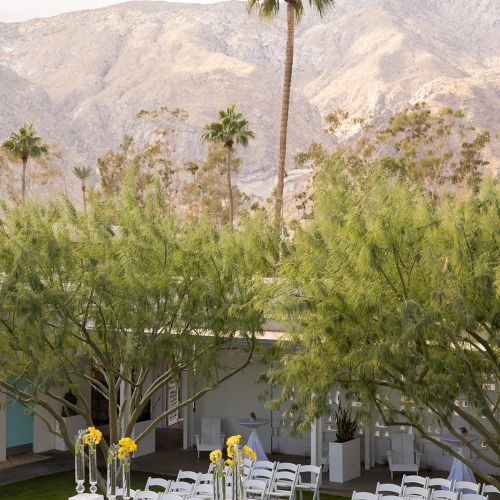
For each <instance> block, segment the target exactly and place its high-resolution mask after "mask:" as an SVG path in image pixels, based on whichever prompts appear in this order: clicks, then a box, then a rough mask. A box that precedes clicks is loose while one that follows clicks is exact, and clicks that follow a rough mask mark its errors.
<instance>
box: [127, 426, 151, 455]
mask: <svg viewBox="0 0 500 500" xmlns="http://www.w3.org/2000/svg"><path fill="white" fill-rule="evenodd" d="M149 424H151V420H145V421H144V422H137V423H136V424H135V425H134V430H133V432H132V436H131V437H132V439H135V438H136V437H137V436H138V435H139V434H141V433H142V431H144V430H145V429H146V427H148V426H149ZM155 451H156V432H155V429H153V430H152V431H151V432H150V433H149V434H148V435H147V436H146V437H145V438H144V439H143V440H141V441H140V442H139V443H138V444H137V451H136V452H135V453H134V457H142V456H143V455H149V454H150V453H154V452H155Z"/></svg>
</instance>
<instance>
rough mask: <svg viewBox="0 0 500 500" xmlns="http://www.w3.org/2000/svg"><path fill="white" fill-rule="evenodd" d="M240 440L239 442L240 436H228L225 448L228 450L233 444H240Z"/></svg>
mask: <svg viewBox="0 0 500 500" xmlns="http://www.w3.org/2000/svg"><path fill="white" fill-rule="evenodd" d="M240 440H241V434H236V435H234V436H230V437H228V438H227V441H226V446H227V447H228V448H230V447H231V446H233V445H235V444H240Z"/></svg>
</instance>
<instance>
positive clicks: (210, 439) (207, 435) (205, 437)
mask: <svg viewBox="0 0 500 500" xmlns="http://www.w3.org/2000/svg"><path fill="white" fill-rule="evenodd" d="M200 434H201V442H202V443H203V444H217V446H219V444H218V443H220V435H221V432H220V417H203V418H202V419H201V433H200Z"/></svg>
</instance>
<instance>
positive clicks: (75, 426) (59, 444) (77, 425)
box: [54, 415, 87, 451]
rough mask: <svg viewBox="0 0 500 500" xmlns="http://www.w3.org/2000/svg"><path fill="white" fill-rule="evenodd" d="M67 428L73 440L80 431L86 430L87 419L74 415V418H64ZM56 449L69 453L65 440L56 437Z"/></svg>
mask: <svg viewBox="0 0 500 500" xmlns="http://www.w3.org/2000/svg"><path fill="white" fill-rule="evenodd" d="M64 421H65V422H66V426H67V427H68V434H69V437H70V438H71V439H73V438H74V437H75V436H76V435H77V434H78V431H79V430H81V429H86V428H87V424H86V422H85V419H84V418H83V417H82V416H81V415H73V416H72V417H64ZM54 447H55V449H56V450H60V451H67V449H68V448H67V447H66V445H65V444H64V440H63V439H62V438H60V437H59V436H56V439H55V443H54Z"/></svg>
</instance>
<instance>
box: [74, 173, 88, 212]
mask: <svg viewBox="0 0 500 500" xmlns="http://www.w3.org/2000/svg"><path fill="white" fill-rule="evenodd" d="M73 173H74V174H75V175H76V176H77V177H78V178H79V179H80V182H81V183H82V196H83V211H84V212H85V213H87V195H86V191H87V181H88V180H89V179H90V176H91V175H92V169H91V168H90V167H75V168H74V169H73Z"/></svg>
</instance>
